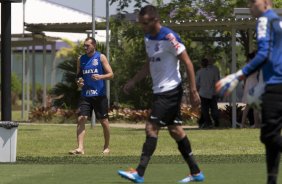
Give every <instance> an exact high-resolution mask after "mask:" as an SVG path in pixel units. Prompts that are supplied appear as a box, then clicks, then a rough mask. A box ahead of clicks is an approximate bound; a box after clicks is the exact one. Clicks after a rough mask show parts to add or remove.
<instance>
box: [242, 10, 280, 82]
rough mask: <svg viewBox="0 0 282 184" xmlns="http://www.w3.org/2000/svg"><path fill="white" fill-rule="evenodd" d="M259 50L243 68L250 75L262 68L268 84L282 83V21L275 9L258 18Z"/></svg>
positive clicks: (245, 73)
mask: <svg viewBox="0 0 282 184" xmlns="http://www.w3.org/2000/svg"><path fill="white" fill-rule="evenodd" d="M256 33H257V44H258V51H257V54H256V56H255V57H254V58H253V59H252V60H251V61H250V62H249V63H248V64H247V65H246V66H245V67H244V68H243V73H244V75H246V76H249V75H250V74H251V73H253V72H255V71H256V70H258V69H260V68H262V71H263V79H264V81H265V83H266V84H282V21H281V20H280V18H279V16H278V15H277V14H276V12H274V11H273V10H271V9H270V10H268V11H266V12H265V13H263V15H262V16H261V17H260V18H259V19H258V22H257V26H256Z"/></svg>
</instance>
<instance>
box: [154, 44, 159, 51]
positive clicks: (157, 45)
mask: <svg viewBox="0 0 282 184" xmlns="http://www.w3.org/2000/svg"><path fill="white" fill-rule="evenodd" d="M159 50H160V44H159V43H157V44H156V45H155V51H156V52H158V51H159Z"/></svg>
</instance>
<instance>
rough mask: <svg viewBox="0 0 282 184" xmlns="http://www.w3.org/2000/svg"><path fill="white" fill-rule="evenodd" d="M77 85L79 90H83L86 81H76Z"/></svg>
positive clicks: (80, 79)
mask: <svg viewBox="0 0 282 184" xmlns="http://www.w3.org/2000/svg"><path fill="white" fill-rule="evenodd" d="M76 84H77V86H78V87H79V88H82V87H83V86H84V80H83V78H82V77H80V78H78V80H77V81H76Z"/></svg>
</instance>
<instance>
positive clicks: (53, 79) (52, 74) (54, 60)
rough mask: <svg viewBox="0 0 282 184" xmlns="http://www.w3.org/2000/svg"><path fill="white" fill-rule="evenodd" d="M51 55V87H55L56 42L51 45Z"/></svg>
mask: <svg viewBox="0 0 282 184" xmlns="http://www.w3.org/2000/svg"><path fill="white" fill-rule="evenodd" d="M51 57H52V62H53V63H52V73H51V87H54V85H55V81H56V74H57V63H56V42H55V43H53V44H52V45H51Z"/></svg>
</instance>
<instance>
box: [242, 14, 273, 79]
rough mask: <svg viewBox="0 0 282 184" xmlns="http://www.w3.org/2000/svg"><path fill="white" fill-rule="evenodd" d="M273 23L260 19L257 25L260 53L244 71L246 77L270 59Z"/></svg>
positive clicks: (266, 19) (264, 18) (263, 18)
mask: <svg viewBox="0 0 282 184" xmlns="http://www.w3.org/2000/svg"><path fill="white" fill-rule="evenodd" d="M270 26H271V23H270V20H269V19H268V18H267V17H260V18H259V20H258V25H257V43H258V51H257V54H256V56H255V57H254V58H253V59H252V60H251V61H250V62H249V63H248V64H247V65H246V66H245V67H244V68H243V69H242V71H243V74H244V75H245V76H249V75H251V74H252V73H254V72H255V71H256V70H258V69H259V68H260V67H261V66H262V64H263V63H264V62H265V61H266V59H267V58H268V55H269V52H270V39H271V38H270V37H271V35H270V34H271V33H270V31H271V28H270Z"/></svg>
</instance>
